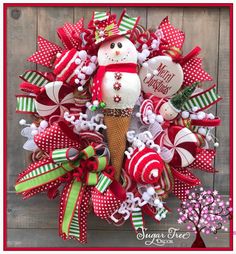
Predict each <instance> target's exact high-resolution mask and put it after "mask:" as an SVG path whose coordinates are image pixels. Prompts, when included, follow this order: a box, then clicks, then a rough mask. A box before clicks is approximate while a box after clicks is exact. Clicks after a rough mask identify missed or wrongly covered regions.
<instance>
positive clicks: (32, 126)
mask: <svg viewBox="0 0 236 254" xmlns="http://www.w3.org/2000/svg"><path fill="white" fill-rule="evenodd" d="M30 128H31V129H35V130H37V129H38V128H37V126H36V125H35V123H32V124H31V125H30Z"/></svg>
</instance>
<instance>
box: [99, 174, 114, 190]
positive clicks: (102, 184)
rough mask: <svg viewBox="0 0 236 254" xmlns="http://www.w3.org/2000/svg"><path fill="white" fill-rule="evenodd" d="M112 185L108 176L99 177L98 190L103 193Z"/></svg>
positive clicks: (101, 175)
mask: <svg viewBox="0 0 236 254" xmlns="http://www.w3.org/2000/svg"><path fill="white" fill-rule="evenodd" d="M111 183H112V180H111V179H110V178H109V177H108V176H107V175H105V174H103V173H101V174H100V176H99V180H98V184H97V185H96V189H97V190H98V191H100V192H101V193H103V192H104V191H105V190H106V189H107V188H108V186H109V185H110V184H111Z"/></svg>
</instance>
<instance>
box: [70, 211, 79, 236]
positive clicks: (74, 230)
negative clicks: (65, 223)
mask: <svg viewBox="0 0 236 254" xmlns="http://www.w3.org/2000/svg"><path fill="white" fill-rule="evenodd" d="M69 235H70V236H74V237H76V238H79V237H80V231H79V221H78V206H77V207H76V209H75V212H74V215H73V218H72V220H71V224H70V229H69Z"/></svg>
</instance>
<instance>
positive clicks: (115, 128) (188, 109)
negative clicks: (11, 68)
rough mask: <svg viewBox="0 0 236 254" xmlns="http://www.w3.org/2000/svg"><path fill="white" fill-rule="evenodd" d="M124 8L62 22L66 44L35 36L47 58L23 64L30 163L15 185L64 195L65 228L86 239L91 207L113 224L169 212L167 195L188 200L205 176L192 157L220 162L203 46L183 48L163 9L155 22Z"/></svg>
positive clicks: (203, 165)
mask: <svg viewBox="0 0 236 254" xmlns="http://www.w3.org/2000/svg"><path fill="white" fill-rule="evenodd" d="M139 19H140V17H131V16H129V15H128V14H127V12H126V10H124V11H123V12H122V14H121V16H120V18H119V19H116V15H114V14H111V13H109V12H94V13H93V16H92V18H91V20H90V22H89V24H88V25H87V27H86V26H85V25H84V20H83V18H81V19H80V20H79V21H78V22H77V23H76V24H70V23H66V24H64V25H63V26H62V27H59V28H58V29H57V33H58V36H59V38H60V40H61V42H62V44H63V47H61V46H58V45H56V44H54V43H53V42H50V41H48V40H46V39H44V38H43V37H41V36H39V37H38V50H37V51H36V52H35V53H34V54H33V55H32V56H30V57H29V58H28V61H30V62H34V63H36V64H40V65H43V66H46V67H48V68H50V71H48V72H40V71H36V70H27V71H25V72H24V73H23V74H22V75H20V78H21V80H22V81H21V83H20V85H19V88H20V90H21V91H22V92H23V93H22V94H19V95H17V96H16V100H17V106H16V111H17V113H23V114H31V115H32V116H33V122H32V123H26V121H25V120H24V119H22V120H21V121H20V124H21V125H22V126H26V127H24V128H23V129H22V132H21V135H22V136H23V137H26V138H27V141H26V143H25V144H24V146H23V148H24V149H26V150H28V151H30V152H31V159H32V163H31V164H30V165H29V166H28V167H27V168H26V169H25V170H24V171H23V172H22V173H21V174H19V176H18V179H17V181H16V185H15V189H16V192H17V193H18V194H22V195H23V197H24V198H25V199H26V198H30V197H32V196H34V195H36V194H38V193H40V192H46V193H47V195H48V197H49V198H51V199H52V198H55V197H56V196H58V195H59V196H60V202H59V234H60V236H61V237H62V238H63V239H71V238H74V239H76V240H78V241H80V242H81V243H85V242H86V235H87V223H86V220H87V216H88V213H89V212H91V211H92V210H93V212H94V213H95V215H96V216H98V217H100V218H101V219H104V220H106V221H107V222H109V223H113V224H115V225H122V224H123V223H124V222H125V221H126V220H128V219H130V221H131V223H132V225H133V227H134V230H135V231H136V232H137V231H138V230H139V229H140V228H143V227H144V217H143V215H144V214H147V215H148V216H150V217H152V218H153V220H154V221H156V222H159V221H162V220H163V219H165V218H166V217H168V213H169V212H170V210H169V209H168V195H169V193H173V194H174V195H176V196H177V198H179V199H181V200H182V201H184V200H186V197H187V193H188V191H189V190H190V189H191V188H193V187H195V186H198V185H200V184H201V180H200V179H199V178H197V177H196V176H195V175H194V171H192V169H199V170H203V171H206V172H209V173H214V172H215V169H214V167H213V166H212V160H213V159H214V156H215V149H214V147H217V146H218V145H219V144H218V142H216V139H215V137H214V136H213V135H212V129H214V127H216V126H218V125H220V122H221V121H220V118H219V117H217V116H215V115H213V114H212V113H206V112H204V110H206V109H208V108H210V107H211V106H212V105H214V104H216V103H217V102H218V101H219V100H221V98H220V96H219V95H218V94H217V92H216V85H215V84H214V85H212V86H210V87H209V88H208V89H205V90H204V89H203V88H202V86H201V84H202V82H204V81H211V80H212V78H211V76H210V75H209V74H208V73H207V72H205V71H204V70H203V69H202V59H201V58H200V57H199V56H198V55H199V53H200V50H201V49H200V47H198V46H197V47H195V48H193V50H191V51H190V52H188V53H186V54H183V53H182V46H183V43H184V40H185V34H184V32H182V31H180V30H178V29H176V28H175V27H174V26H172V25H171V24H170V21H169V19H168V17H166V18H165V19H164V20H163V21H162V22H161V24H160V25H159V26H158V28H157V29H156V30H147V29H145V28H144V27H142V26H141V25H139Z"/></svg>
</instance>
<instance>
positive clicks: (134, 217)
mask: <svg viewBox="0 0 236 254" xmlns="http://www.w3.org/2000/svg"><path fill="white" fill-rule="evenodd" d="M131 222H132V225H133V227H134V229H135V231H137V230H138V229H140V228H143V227H144V221H143V213H142V210H141V208H139V209H137V210H136V211H133V212H132V213H131Z"/></svg>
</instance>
